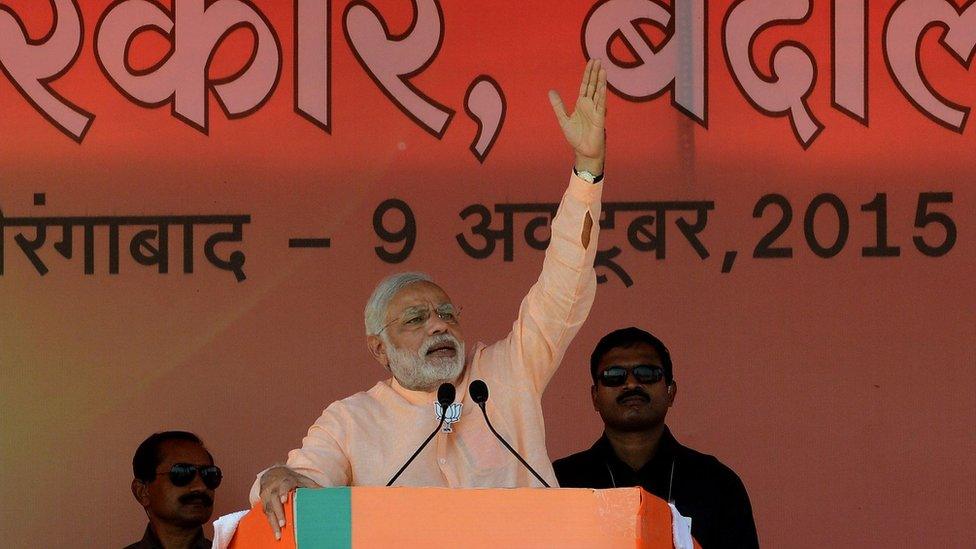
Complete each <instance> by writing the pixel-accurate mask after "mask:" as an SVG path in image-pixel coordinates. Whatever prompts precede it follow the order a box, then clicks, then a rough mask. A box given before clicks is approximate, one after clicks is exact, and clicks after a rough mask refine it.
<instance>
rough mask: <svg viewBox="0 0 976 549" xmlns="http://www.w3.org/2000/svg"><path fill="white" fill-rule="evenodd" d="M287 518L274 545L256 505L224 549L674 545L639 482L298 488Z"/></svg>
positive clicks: (662, 515) (659, 508) (665, 513)
mask: <svg viewBox="0 0 976 549" xmlns="http://www.w3.org/2000/svg"><path fill="white" fill-rule="evenodd" d="M286 514H287V519H286V520H287V524H286V525H285V531H284V532H283V533H282V539H281V541H276V540H275V539H274V536H273V534H272V532H271V527H270V526H269V525H268V522H267V519H265V517H264V513H263V511H262V510H261V507H260V506H255V507H254V508H253V509H251V511H250V512H248V513H247V515H245V517H244V518H243V519H242V520H241V522H240V524H239V525H238V528H237V532H236V534H235V535H234V538H233V541H232V543H231V546H230V547H231V549H270V548H274V549H292V548H298V549H320V548H321V549H332V548H337V549H344V548H348V547H396V548H397V549H405V548H408V547H418V548H423V549H430V548H431V547H435V546H442V547H465V548H469V547H475V548H477V547H485V548H491V549H501V548H503V547H504V548H508V547H586V548H597V547H615V548H616V547H635V548H655V549H657V548H671V547H673V541H672V539H673V538H672V532H671V520H672V519H671V510H670V508H669V507H668V504H667V503H666V502H664V501H663V500H661V499H660V498H657V497H654V496H652V495H650V494H648V493H647V492H645V491H644V490H642V489H640V488H617V489H612V490H591V489H578V488H560V489H541V488H511V489H498V488H479V489H453V488H380V487H353V488H320V489H314V490H312V489H300V490H298V491H297V493H296V494H295V496H294V497H293V498H290V499H289V500H288V504H287V509H286ZM435 544H437V545H435Z"/></svg>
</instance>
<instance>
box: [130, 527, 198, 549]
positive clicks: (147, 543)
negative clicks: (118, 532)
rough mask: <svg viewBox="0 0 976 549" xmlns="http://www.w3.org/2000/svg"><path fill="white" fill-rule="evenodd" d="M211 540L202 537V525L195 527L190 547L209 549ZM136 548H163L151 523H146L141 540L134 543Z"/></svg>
mask: <svg viewBox="0 0 976 549" xmlns="http://www.w3.org/2000/svg"><path fill="white" fill-rule="evenodd" d="M211 545H212V543H211V541H210V540H209V539H207V538H205V537H203V527H202V526H201V527H200V528H198V529H197V534H196V536H194V537H193V543H192V544H190V547H192V548H193V549H210V548H211ZM135 547H137V548H138V549H164V548H163V542H161V541H159V537H158V536H157V535H156V531H155V530H153V528H152V524H147V525H146V532H145V533H144V534H143V535H142V540H141V541H139V543H137V544H136V545H135Z"/></svg>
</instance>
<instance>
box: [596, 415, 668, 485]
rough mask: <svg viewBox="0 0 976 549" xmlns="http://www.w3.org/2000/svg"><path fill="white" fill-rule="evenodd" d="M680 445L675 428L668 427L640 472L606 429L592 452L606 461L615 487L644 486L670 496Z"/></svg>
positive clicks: (608, 472) (611, 482) (611, 483)
mask: <svg viewBox="0 0 976 549" xmlns="http://www.w3.org/2000/svg"><path fill="white" fill-rule="evenodd" d="M679 448H681V445H680V444H678V441H677V440H675V438H674V435H672V434H671V430H670V429H668V427H667V426H665V427H664V431H663V432H662V433H661V440H660V441H659V442H658V445H657V450H655V452H654V455H653V456H651V459H650V460H649V461H648V462H647V463H645V464H644V466H643V467H641V468H640V469H638V470H636V471H635V470H634V469H632V468H631V467H630V466H629V465H627V464H626V463H624V461H623V460H621V459H620V457H618V456H617V453H616V452H615V451H614V449H613V445H612V444H610V439H609V438H607V434H606V433H605V432H604V433H603V436H601V437H600V439H599V440H597V441H596V443H595V444H594V445H593V447H592V448H591V451H593V452H595V453H596V454H597V455H598V456H599V457H600V459H601V461H603V463H604V464H605V466H606V469H607V476H609V477H610V479H609V480H610V485H611V486H616V487H617V488H623V487H627V486H643V487H644V488H645V489H646V490H648V491H649V492H651V493H652V494H654V495H656V496H658V497H660V498H665V499H666V498H667V497H668V492H669V491H670V490H669V488H670V484H671V479H670V477H671V468H672V465H673V464H674V462H675V461H676V456H677V452H678V449H679Z"/></svg>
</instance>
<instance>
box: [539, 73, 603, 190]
mask: <svg viewBox="0 0 976 549" xmlns="http://www.w3.org/2000/svg"><path fill="white" fill-rule="evenodd" d="M606 101H607V71H606V69H604V68H603V67H601V66H600V60H599V59H591V60H590V61H589V62H587V63H586V69H584V71H583V81H582V82H581V83H580V91H579V97H577V98H576V106H575V107H574V109H573V112H572V113H571V114H566V107H565V105H563V101H562V99H561V98H560V97H559V94H558V93H556V91H555V90H549V102H550V103H552V110H553V111H554V112H555V113H556V119H557V120H558V121H559V126H560V127H561V128H562V130H563V134H564V135H565V136H566V141H567V142H569V144H570V145H571V146H572V147H573V150H574V151H575V153H576V169H578V170H586V171H588V172H590V173H593V174H594V175H599V174H601V173H603V160H604V156H605V154H606V142H605V137H606V136H605V131H604V127H605V126H604V123H605V121H606V114H607V105H606Z"/></svg>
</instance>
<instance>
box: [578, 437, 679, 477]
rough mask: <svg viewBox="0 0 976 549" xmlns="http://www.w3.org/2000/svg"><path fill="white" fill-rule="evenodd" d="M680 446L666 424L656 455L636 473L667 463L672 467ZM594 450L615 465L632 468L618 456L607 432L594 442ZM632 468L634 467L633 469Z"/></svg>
mask: <svg viewBox="0 0 976 549" xmlns="http://www.w3.org/2000/svg"><path fill="white" fill-rule="evenodd" d="M679 447H680V445H679V444H678V441H677V439H675V438H674V435H672V434H671V429H668V426H667V425H665V426H664V431H663V432H662V433H661V440H660V441H659V442H658V444H657V450H655V451H654V455H653V456H651V459H650V461H648V462H647V463H645V464H644V466H643V467H641V468H640V469H639V470H638V471H635V472H636V473H640V472H641V471H647V470H649V469H655V468H660V467H661V466H662V465H667V466H668V467H669V468H670V467H671V461H672V460H673V459H674V455H675V453H676V451H677V449H678V448H679ZM591 450H593V451H594V452H597V453H598V454H599V455H600V457H602V458H603V459H605V460H607V461H609V462H610V463H613V464H614V465H619V466H621V467H626V468H627V469H630V466H629V465H627V464H626V463H624V462H623V460H621V459H620V458H619V457H618V456H617V452H615V451H614V449H613V444H610V439H609V438H608V437H607V433H606V432H604V433H603V436H601V437H600V438H599V440H597V441H596V443H594V444H593V447H592V448H591ZM631 470H632V469H631Z"/></svg>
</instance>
